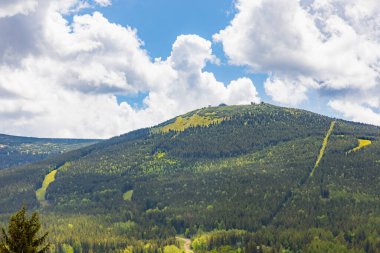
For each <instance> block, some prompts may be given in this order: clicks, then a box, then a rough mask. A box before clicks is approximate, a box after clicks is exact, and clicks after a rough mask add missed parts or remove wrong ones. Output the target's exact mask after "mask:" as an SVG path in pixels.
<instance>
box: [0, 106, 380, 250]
mask: <svg viewBox="0 0 380 253" xmlns="http://www.w3.org/2000/svg"><path fill="white" fill-rule="evenodd" d="M379 133H380V128H379V127H376V126H371V125H365V124H359V123H353V122H348V121H344V120H339V119H333V118H329V117H326V116H322V115H318V114H315V113H311V112H308V111H304V110H298V109H292V108H282V107H276V106H273V105H269V104H265V103H261V104H258V105H244V106H219V107H208V108H202V109H199V110H195V111H192V112H189V113H187V114H185V115H182V116H178V117H176V118H174V119H172V120H169V121H167V122H164V123H162V124H160V125H158V126H155V127H153V128H146V129H140V130H137V131H133V132H130V133H128V134H125V135H122V136H118V137H115V138H112V139H109V140H106V141H102V142H99V143H96V144H94V145H91V146H87V147H84V148H81V149H78V150H74V151H70V152H66V153H64V154H62V155H59V156H55V157H50V158H48V159H45V160H43V161H39V162H38V163H34V164H29V165H25V166H21V167H17V168H13V169H10V170H3V171H0V185H1V188H0V211H1V212H2V213H3V215H2V216H1V217H3V219H4V218H5V217H7V213H10V212H13V211H14V210H16V209H18V208H19V207H20V205H21V203H25V204H26V205H27V206H28V207H30V208H34V209H38V210H39V211H40V212H41V214H42V217H43V220H44V223H45V227H46V228H47V229H48V230H49V231H50V232H51V238H52V239H51V240H52V241H53V242H54V245H55V248H54V252H65V249H66V248H67V247H69V248H70V249H72V250H74V251H75V252H90V251H94V252H119V251H118V250H120V252H122V249H123V250H124V249H126V251H125V252H159V251H158V249H159V248H160V250H161V248H162V249H165V247H164V246H165V245H166V244H176V242H175V239H173V238H174V236H175V235H177V234H185V235H186V236H191V237H192V239H193V244H192V246H193V248H194V249H195V251H196V252H209V251H210V252H211V251H212V250H214V251H212V252H283V251H284V250H288V251H287V252H301V251H302V252H379V251H378V249H379V248H380V247H379V246H380V142H378V139H379ZM1 217H0V218H1ZM216 230H217V231H216ZM177 246H178V245H177ZM167 247H169V246H167ZM170 247H172V246H170ZM173 247H174V248H175V246H173ZM238 248H240V251H239V249H238ZM228 250H230V251H228ZM328 250H330V251H328ZM165 252H175V251H165Z"/></svg>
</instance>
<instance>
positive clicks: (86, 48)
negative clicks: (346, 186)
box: [0, 0, 260, 138]
mask: <svg viewBox="0 0 380 253" xmlns="http://www.w3.org/2000/svg"><path fill="white" fill-rule="evenodd" d="M8 2H9V3H8ZM8 2H4V3H7V5H6V8H7V9H6V10H8V11H6V12H4V13H6V14H2V16H0V36H1V38H4V39H2V40H0V93H1V95H0V121H1V124H0V132H3V133H4V132H5V133H9V134H19V135H32V136H44V137H86V138H90V137H91V138H99V137H100V138H106V137H111V136H114V135H118V134H121V133H125V132H127V131H129V130H132V129H136V128H139V127H145V126H151V125H153V124H157V123H159V122H161V121H163V120H166V119H169V118H170V117H173V116H175V115H178V114H180V113H184V112H186V111H188V110H192V109H196V108H199V107H203V106H207V105H209V104H212V105H216V104H218V103H221V102H225V103H229V104H239V103H249V102H259V101H260V99H259V97H258V94H257V91H256V89H255V86H254V85H253V83H252V81H251V80H250V79H248V78H240V79H237V80H234V81H231V83H229V84H224V83H222V82H219V81H217V80H216V78H215V76H214V74H213V73H210V72H206V71H204V67H205V65H206V63H208V62H210V63H218V60H217V58H216V57H215V56H214V55H213V54H212V50H211V42H210V41H207V40H205V39H203V38H201V37H199V36H197V35H181V36H178V38H177V40H176V41H175V42H174V44H173V48H172V52H171V54H170V56H169V57H168V58H167V59H163V60H162V59H155V60H152V59H151V58H150V57H149V54H148V53H147V52H146V51H145V50H144V48H143V42H142V41H141V40H140V39H139V37H138V35H137V31H136V30H135V29H133V28H131V27H123V26H121V25H118V24H115V23H111V22H109V21H108V20H107V19H106V18H105V17H104V16H103V15H102V14H101V13H99V12H94V13H92V14H86V15H78V14H75V15H74V17H73V20H72V22H69V21H68V20H67V19H66V18H65V15H67V14H68V13H75V12H76V11H77V10H78V9H81V8H87V7H89V6H90V7H91V4H99V5H102V6H106V5H108V4H110V1H105V0H97V1H92V2H89V1H77V0H69V1H67V0H66V1H63V0H54V1H48V0H36V1H29V2H30V3H29V2H28V1H8ZM11 3H14V5H12V4H11ZM32 3H34V4H32ZM4 6H5V5H4ZM12 31H14V32H12ZM15 31H17V32H15ZM20 31H22V32H20ZM139 92H142V93H146V94H148V95H147V97H146V98H145V99H144V101H143V107H142V108H133V107H132V106H131V105H129V104H128V103H127V102H121V103H118V101H117V98H116V96H117V95H133V94H137V93H139Z"/></svg>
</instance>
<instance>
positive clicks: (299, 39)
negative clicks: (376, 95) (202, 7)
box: [214, 0, 380, 122]
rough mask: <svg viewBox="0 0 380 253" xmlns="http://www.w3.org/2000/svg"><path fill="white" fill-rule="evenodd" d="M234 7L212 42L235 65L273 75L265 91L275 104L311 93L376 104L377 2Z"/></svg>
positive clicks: (283, 1) (266, 0)
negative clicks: (351, 97) (358, 98)
mask: <svg viewBox="0 0 380 253" xmlns="http://www.w3.org/2000/svg"><path fill="white" fill-rule="evenodd" d="M236 8H237V14H236V16H235V17H234V19H233V20H232V21H231V23H230V25H229V26H228V27H226V28H225V29H223V30H221V31H220V32H219V33H218V34H216V35H214V40H215V41H217V42H221V43H222V44H223V48H224V51H225V53H226V55H227V56H228V57H229V59H230V63H231V64H235V65H243V66H248V67H249V68H250V70H251V71H253V72H266V73H269V74H270V78H269V79H268V80H267V81H266V84H265V89H266V92H267V94H268V95H269V96H271V97H272V98H273V100H275V101H278V102H282V103H285V104H293V105H294V104H299V103H302V102H303V101H305V100H306V99H307V91H308V90H310V89H315V90H317V91H319V92H322V93H323V94H324V95H327V96H329V94H328V93H329V92H330V93H331V94H333V95H331V96H334V99H335V97H336V96H337V95H339V94H340V93H341V94H343V95H344V94H346V91H347V90H350V91H351V93H360V94H362V95H365V96H367V99H371V100H373V98H372V97H373V96H372V95H371V93H372V92H371V91H373V90H378V89H379V86H380V30H379V26H380V2H379V1H377V0H363V1H355V0H280V1H279V0H258V1H251V0H237V1H236ZM332 99H333V98H332ZM345 99H346V100H347V98H345ZM363 100H366V98H364V99H363ZM352 101H355V100H352ZM361 105H362V106H368V105H366V104H365V102H364V101H363V102H362V103H361ZM346 115H351V114H346ZM347 117H348V116H347ZM349 118H351V119H354V118H355V117H354V116H349ZM368 122H370V121H368Z"/></svg>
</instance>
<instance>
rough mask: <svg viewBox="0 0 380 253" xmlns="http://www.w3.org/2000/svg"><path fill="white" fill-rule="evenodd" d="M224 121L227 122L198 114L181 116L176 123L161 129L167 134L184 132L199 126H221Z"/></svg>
mask: <svg viewBox="0 0 380 253" xmlns="http://www.w3.org/2000/svg"><path fill="white" fill-rule="evenodd" d="M224 120H225V119H224V118H217V117H214V116H213V115H210V116H200V115H198V114H193V115H192V116H190V117H181V116H179V117H177V118H176V119H175V122H173V123H171V124H168V125H166V126H163V127H162V128H161V132H162V133H167V132H169V131H176V132H183V131H185V130H186V129H187V128H190V127H197V126H202V127H207V126H210V125H212V124H219V123H221V122H222V121H224Z"/></svg>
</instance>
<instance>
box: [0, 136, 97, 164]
mask: <svg viewBox="0 0 380 253" xmlns="http://www.w3.org/2000/svg"><path fill="white" fill-rule="evenodd" d="M96 142H98V140H81V139H50V138H31V137H19V136H11V135H5V134H0V169H4V168H10V167H13V166H17V165H22V164H27V163H32V162H36V161H40V160H43V159H45V158H46V157H48V156H50V155H58V154H62V153H64V152H67V151H71V150H74V149H79V148H83V147H85V146H89V145H91V144H94V143H96Z"/></svg>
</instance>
